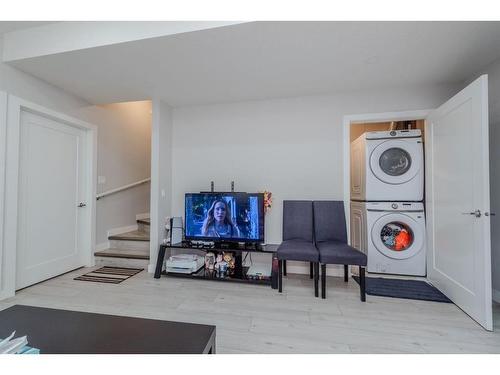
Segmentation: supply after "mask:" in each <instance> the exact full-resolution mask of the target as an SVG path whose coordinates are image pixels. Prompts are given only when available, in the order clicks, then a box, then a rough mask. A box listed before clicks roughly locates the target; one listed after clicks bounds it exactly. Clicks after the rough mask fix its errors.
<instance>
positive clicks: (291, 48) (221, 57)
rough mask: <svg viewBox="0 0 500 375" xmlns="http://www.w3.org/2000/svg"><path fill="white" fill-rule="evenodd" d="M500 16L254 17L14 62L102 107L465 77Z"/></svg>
mask: <svg viewBox="0 0 500 375" xmlns="http://www.w3.org/2000/svg"><path fill="white" fill-rule="evenodd" d="M499 58H500V22H250V23H243V24H238V25H233V26H226V27H220V28H215V29H208V30H203V31H195V32H189V33H183V34H177V35H170V36H166V37H157V38H151V39H144V40H140V41H134V42H127V43H120V44H114V45H109V46H103V47H96V48H88V49H84V50H79V51H71V52H65V53H59V54H53V55H47V56H41V57H34V58H29V59H24V60H18V61H14V62H11V63H10V64H12V65H14V66H16V67H17V68H19V69H21V70H23V71H25V72H28V73H30V74H33V75H35V76H37V77H39V78H41V79H43V80H45V81H48V82H50V83H52V84H54V85H56V86H59V87H60V88H62V89H64V90H66V91H69V92H71V93H73V94H75V95H78V96H80V97H82V98H84V99H86V100H87V101H89V102H91V103H95V104H102V103H110V102H119V101H132V100H143V99H150V98H153V97H157V98H160V99H162V100H164V101H166V102H167V103H169V104H171V105H174V106H181V105H193V104H208V103H216V102H231V101H241V100H254V99H267V98H276V97H289V96H299V95H314V94H329V93H338V92H345V91H358V90H376V89H385V88H395V87H405V88H406V87H412V86H422V85H429V84H456V83H461V82H463V81H464V80H467V79H470V78H471V75H473V74H475V73H477V72H478V71H480V69H481V68H483V67H485V66H486V65H488V64H490V63H492V62H493V61H495V60H497V59H499Z"/></svg>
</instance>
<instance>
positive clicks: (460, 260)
mask: <svg viewBox="0 0 500 375" xmlns="http://www.w3.org/2000/svg"><path fill="white" fill-rule="evenodd" d="M426 125H427V130H426V155H427V165H426V211H427V233H428V236H427V237H428V253H427V254H428V255H427V274H428V279H429V281H430V282H431V283H432V284H433V285H434V286H436V287H437V288H438V289H439V290H441V291H442V292H443V293H444V294H445V295H446V296H447V297H448V298H450V299H451V300H452V301H453V302H454V303H455V304H456V305H457V306H458V307H460V308H461V309H462V310H463V311H465V312H466V313H467V314H468V315H470V316H471V317H472V318H473V319H474V320H476V321H477V322H478V323H479V324H481V325H482V326H483V327H484V328H486V329H487V330H493V322H492V295H491V243H490V192H489V186H490V185H489V150H488V144H489V143H488V142H489V141H488V77H487V76H486V75H483V76H481V77H480V78H478V79H477V80H476V81H474V82H473V83H471V84H470V85H469V86H467V87H466V88H465V89H463V90H462V91H461V92H459V93H458V94H457V95H455V96H454V97H453V98H451V99H450V100H448V101H447V102H446V103H445V104H443V105H442V106H441V107H439V108H438V109H436V110H435V111H433V112H432V113H431V114H430V115H429V117H428V118H427V124H426Z"/></svg>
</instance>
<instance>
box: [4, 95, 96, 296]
mask: <svg viewBox="0 0 500 375" xmlns="http://www.w3.org/2000/svg"><path fill="white" fill-rule="evenodd" d="M22 111H27V112H31V113H34V114H37V115H40V116H43V117H47V118H49V119H52V120H55V121H58V122H63V123H65V124H67V125H69V126H73V127H76V128H79V129H82V130H84V131H85V133H86V148H87V163H86V164H87V168H86V172H87V173H86V178H85V184H86V191H87V193H86V201H87V207H88V210H87V214H86V216H85V219H84V233H83V234H82V235H83V236H85V238H86V241H85V250H84V259H83V261H84V265H85V266H89V267H90V266H93V265H94V256H93V255H94V249H95V240H96V239H95V227H96V225H95V223H96V199H95V198H96V193H97V192H96V180H97V126H95V125H93V124H89V123H87V122H85V121H82V120H79V119H76V118H74V117H71V116H68V115H65V114H62V113H60V112H56V111H54V110H52V109H48V108H45V107H43V106H40V105H38V104H35V103H32V102H29V101H27V100H24V99H22V98H19V97H16V96H14V95H8V97H7V124H6V125H7V126H6V128H7V129H6V133H7V134H6V152H5V155H6V163H5V166H6V168H5V201H4V204H5V210H4V241H3V244H4V247H3V249H4V254H3V255H4V257H3V260H4V264H3V265H2V264H0V270H2V274H4V284H3V285H2V288H1V289H0V299H2V298H7V297H12V296H14V295H15V291H16V269H17V267H16V257H17V230H18V225H17V218H18V194H19V156H20V155H19V152H20V128H21V126H20V125H21V123H20V121H21V112H22ZM9 218H12V219H9Z"/></svg>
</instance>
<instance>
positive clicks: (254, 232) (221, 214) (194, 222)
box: [185, 193, 264, 242]
mask: <svg viewBox="0 0 500 375" xmlns="http://www.w3.org/2000/svg"><path fill="white" fill-rule="evenodd" d="M185 220H186V224H185V227H186V239H188V240H189V239H190V240H211V241H235V242H263V241H264V197H263V194H248V193H188V194H186V198H185Z"/></svg>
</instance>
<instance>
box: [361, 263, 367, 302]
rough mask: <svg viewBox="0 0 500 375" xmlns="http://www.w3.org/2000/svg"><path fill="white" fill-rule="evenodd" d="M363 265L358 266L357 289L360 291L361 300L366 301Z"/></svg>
mask: <svg viewBox="0 0 500 375" xmlns="http://www.w3.org/2000/svg"><path fill="white" fill-rule="evenodd" d="M365 282H366V280H365V267H361V266H359V289H360V292H361V302H366V289H365V286H366V284H365Z"/></svg>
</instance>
